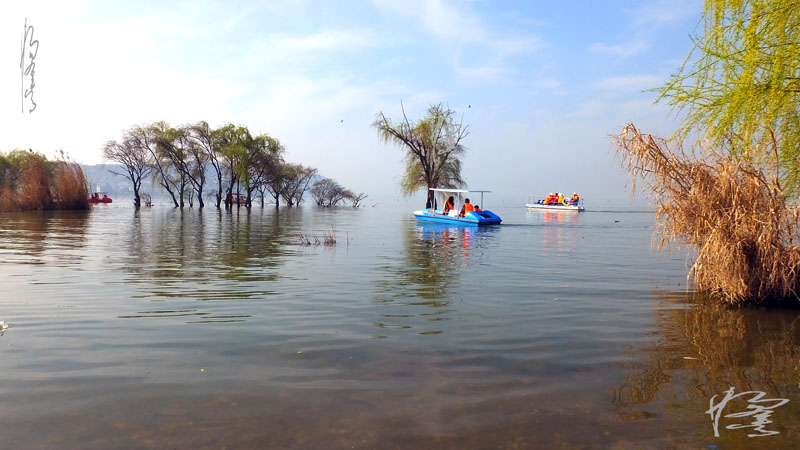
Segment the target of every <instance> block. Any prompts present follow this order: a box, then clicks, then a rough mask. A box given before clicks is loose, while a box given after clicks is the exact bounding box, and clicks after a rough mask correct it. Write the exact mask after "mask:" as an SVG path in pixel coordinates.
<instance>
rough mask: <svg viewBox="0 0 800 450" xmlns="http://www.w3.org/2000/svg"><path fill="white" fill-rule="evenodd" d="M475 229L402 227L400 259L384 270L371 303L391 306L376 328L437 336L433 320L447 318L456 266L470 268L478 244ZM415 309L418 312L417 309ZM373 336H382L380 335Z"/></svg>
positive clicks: (456, 288) (455, 284)
mask: <svg viewBox="0 0 800 450" xmlns="http://www.w3.org/2000/svg"><path fill="white" fill-rule="evenodd" d="M481 231H483V230H480V229H478V227H464V226H461V227H459V226H450V225H445V224H442V225H439V224H428V223H421V222H409V223H408V224H407V225H406V226H405V227H404V228H403V231H402V233H403V235H402V237H403V255H402V258H401V259H400V260H399V261H398V263H397V264H393V265H392V266H391V267H387V268H386V271H385V273H386V274H387V275H388V277H387V278H384V279H383V280H380V281H379V282H378V288H379V289H378V290H379V292H380V294H379V295H378V296H376V297H375V298H374V299H373V303H377V304H384V305H386V306H387V307H388V308H391V309H390V311H389V312H386V313H383V314H382V315H381V320H379V321H377V322H375V323H374V325H375V326H376V327H378V328H400V329H409V328H414V329H417V328H424V329H423V330H422V331H421V332H420V334H440V333H442V332H443V331H444V330H443V328H442V326H441V324H439V325H436V323H437V322H442V321H447V320H450V318H451V317H450V313H451V312H452V311H453V310H454V309H453V308H452V302H453V299H454V298H456V297H457V295H458V292H459V286H460V284H461V280H460V270H459V269H460V268H461V267H464V266H467V265H471V264H473V263H474V262H473V261H472V260H471V259H470V253H471V252H472V251H473V250H475V248H476V247H478V246H479V242H478V241H479V233H480V232H481ZM420 307H421V308H422V309H420ZM377 337H385V336H384V335H380V336H377Z"/></svg>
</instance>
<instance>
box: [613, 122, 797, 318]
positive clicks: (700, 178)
mask: <svg viewBox="0 0 800 450" xmlns="http://www.w3.org/2000/svg"><path fill="white" fill-rule="evenodd" d="M616 144H617V154H618V155H619V156H620V157H621V159H622V160H623V165H624V166H626V167H627V169H628V170H629V171H630V174H631V176H632V179H633V189H634V190H635V189H636V183H637V181H642V182H644V183H645V185H646V188H647V190H648V191H649V192H650V193H651V194H653V196H654V197H655V201H656V205H657V207H658V209H657V212H656V216H657V224H658V228H657V230H656V236H658V237H659V238H660V239H659V241H658V248H659V249H661V248H662V247H663V246H664V245H665V244H668V243H670V242H674V241H682V242H684V243H686V244H688V245H690V246H694V247H696V248H697V250H698V254H697V260H696V261H695V263H694V264H693V265H692V267H691V269H690V271H689V274H688V276H687V278H688V280H689V282H690V283H692V282H693V283H694V284H695V286H697V288H698V289H699V290H701V291H704V292H707V293H708V294H709V295H710V296H711V297H713V298H716V299H719V300H722V301H724V302H727V303H731V304H738V303H767V302H774V301H786V300H790V301H795V302H796V301H797V300H798V299H800V298H799V297H798V294H797V292H798V284H800V247H798V246H797V245H796V242H797V238H798V234H797V233H798V213H799V212H800V211H798V207H797V206H796V205H792V204H789V201H788V199H787V197H786V195H785V194H784V192H783V191H782V190H781V188H780V185H779V183H778V182H777V181H776V180H775V179H767V177H766V176H765V175H764V172H763V171H762V170H760V169H758V168H755V167H752V166H750V165H748V164H747V163H745V162H740V161H735V160H732V159H731V158H728V157H726V156H725V155H721V154H713V153H712V154H709V155H706V156H703V157H689V156H687V155H686V154H684V153H683V152H682V151H672V150H670V149H669V148H668V146H667V144H666V142H665V141H664V140H663V139H658V138H655V137H653V136H651V135H649V134H643V133H641V132H640V131H639V130H637V129H636V127H634V126H633V125H632V124H628V125H626V126H625V127H624V128H623V131H622V133H621V134H620V135H619V136H617V138H616Z"/></svg>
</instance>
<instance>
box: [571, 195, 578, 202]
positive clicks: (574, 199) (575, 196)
mask: <svg viewBox="0 0 800 450" xmlns="http://www.w3.org/2000/svg"><path fill="white" fill-rule="evenodd" d="M572 201H573V202H577V201H578V194H575V195H573V196H572Z"/></svg>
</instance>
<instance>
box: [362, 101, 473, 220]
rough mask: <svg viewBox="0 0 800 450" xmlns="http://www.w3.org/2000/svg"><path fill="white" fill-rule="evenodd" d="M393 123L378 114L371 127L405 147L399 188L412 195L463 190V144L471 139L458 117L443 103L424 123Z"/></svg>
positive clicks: (430, 196)
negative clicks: (446, 189)
mask: <svg viewBox="0 0 800 450" xmlns="http://www.w3.org/2000/svg"><path fill="white" fill-rule="evenodd" d="M400 106H401V109H402V111H403V119H402V120H401V121H400V122H398V123H394V122H393V121H392V120H391V119H388V118H387V117H386V116H385V115H384V114H383V112H379V113H378V115H377V117H376V119H375V122H373V123H372V126H373V127H375V128H376V129H377V130H378V136H380V138H381V139H382V140H383V141H384V142H386V143H389V142H392V143H395V144H398V145H400V146H402V147H404V150H405V151H406V155H405V165H406V170H405V174H404V176H403V178H402V181H401V182H400V188H401V189H402V191H403V193H404V194H406V195H411V194H413V193H414V192H416V191H418V190H419V189H422V188H425V189H430V188H435V187H440V188H460V187H463V186H464V184H465V183H464V179H463V178H462V177H461V157H462V156H463V155H464V147H463V146H462V145H461V141H462V140H463V139H464V138H465V137H467V135H469V130H468V128H469V127H468V126H466V125H463V124H462V123H461V122H457V121H456V113H455V111H453V110H451V109H450V108H446V107H445V106H444V105H442V104H441V103H439V104H437V105H431V106H430V107H429V108H428V111H427V114H426V115H425V117H424V118H423V119H421V120H420V121H418V122H417V123H415V124H412V123H411V122H410V121H409V120H408V117H407V116H406V112H405V108H404V107H403V106H402V103H401V104H400ZM426 203H427V207H428V208H430V207H431V206H432V204H433V193H432V192H431V191H427V202H426Z"/></svg>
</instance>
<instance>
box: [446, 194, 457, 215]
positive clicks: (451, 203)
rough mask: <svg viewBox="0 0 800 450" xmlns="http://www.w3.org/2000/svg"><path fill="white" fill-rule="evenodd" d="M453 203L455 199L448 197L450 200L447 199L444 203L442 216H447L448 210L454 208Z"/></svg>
mask: <svg viewBox="0 0 800 450" xmlns="http://www.w3.org/2000/svg"><path fill="white" fill-rule="evenodd" d="M454 202H455V199H454V198H453V196H452V195H451V196H450V198H448V199H447V201H446V202H444V215H447V214H449V213H450V210H451V209H453V208H455V206H454V205H455V203H454Z"/></svg>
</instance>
